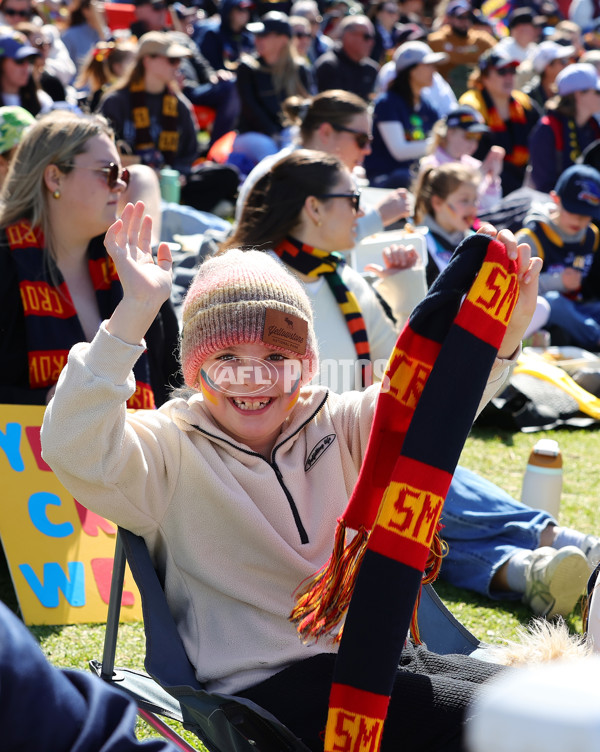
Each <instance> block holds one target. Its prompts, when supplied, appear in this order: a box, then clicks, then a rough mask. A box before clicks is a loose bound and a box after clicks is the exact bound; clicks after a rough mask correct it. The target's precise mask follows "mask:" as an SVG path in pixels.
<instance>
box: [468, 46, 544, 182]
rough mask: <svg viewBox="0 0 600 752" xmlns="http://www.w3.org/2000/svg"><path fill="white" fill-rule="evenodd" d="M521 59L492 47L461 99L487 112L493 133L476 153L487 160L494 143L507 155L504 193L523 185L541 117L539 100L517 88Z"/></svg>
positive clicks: (481, 111) (487, 136)
mask: <svg viewBox="0 0 600 752" xmlns="http://www.w3.org/2000/svg"><path fill="white" fill-rule="evenodd" d="M517 65H518V63H517V61H515V60H513V59H512V57H511V56H510V55H509V54H508V52H505V51H504V50H502V49H500V48H498V47H492V49H491V50H487V51H486V52H484V53H483V55H482V56H481V58H480V60H479V68H478V69H477V70H475V71H473V73H472V74H471V76H470V78H469V89H468V91H466V92H465V93H464V94H463V95H462V96H461V98H460V99H459V102H460V104H466V105H469V106H470V107H472V108H473V109H475V110H477V111H478V112H480V113H481V114H482V115H483V119H484V120H485V122H486V124H487V125H488V126H489V129H490V130H489V133H485V134H484V135H483V138H482V139H481V143H480V145H479V148H478V149H477V151H476V152H475V155H474V156H475V157H476V158H477V159H484V158H485V157H486V155H487V153H488V152H489V150H490V147H491V146H501V147H502V148H503V149H504V150H505V152H506V155H505V157H504V168H503V170H502V174H501V175H500V179H501V181H502V194H503V195H504V196H506V195H507V194H508V193H511V192H512V191H515V190H516V189H517V188H520V187H521V186H522V185H523V182H524V180H525V173H526V170H527V165H528V164H529V139H530V136H531V132H532V131H533V128H534V126H535V124H536V123H537V121H538V120H539V117H540V111H539V109H538V107H537V105H536V104H535V102H534V101H533V100H532V99H531V98H530V97H529V96H528V95H527V94H524V93H523V92H522V91H518V90H517V89H515V88H514V81H515V72H516V69H517Z"/></svg>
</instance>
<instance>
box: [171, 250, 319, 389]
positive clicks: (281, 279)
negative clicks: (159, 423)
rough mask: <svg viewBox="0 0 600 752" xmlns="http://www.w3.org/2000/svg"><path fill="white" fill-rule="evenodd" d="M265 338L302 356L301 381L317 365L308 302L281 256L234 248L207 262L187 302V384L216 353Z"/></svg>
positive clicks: (306, 379) (183, 357)
mask: <svg viewBox="0 0 600 752" xmlns="http://www.w3.org/2000/svg"><path fill="white" fill-rule="evenodd" d="M255 343H264V344H267V345H269V346H271V347H272V348H273V349H274V350H276V351H279V352H284V353H287V354H288V355H289V356H290V357H292V358H296V359H298V360H300V361H302V366H303V368H302V374H303V376H302V383H308V382H309V381H310V380H311V379H312V377H313V376H314V374H315V373H316V371H317V369H318V358H319V355H318V346H317V339H316V336H315V332H314V329H313V315H312V309H311V305H310V301H309V299H308V297H307V295H306V293H305V291H304V288H303V287H302V285H301V284H300V282H299V281H298V280H297V279H296V278H295V277H294V276H292V274H291V273H290V272H288V270H287V269H286V267H285V266H284V265H283V263H282V262H281V261H279V260H278V259H275V258H274V257H272V256H270V255H269V254H267V253H264V252H263V251H240V250H237V249H230V250H228V251H226V252H225V253H222V254H219V255H217V256H214V257H212V258H210V259H208V260H207V261H205V262H204V263H203V264H202V265H201V266H200V268H199V269H198V272H197V273H196V276H195V277H194V279H193V281H192V283H191V285H190V287H189V290H188V292H187V295H186V297H185V300H184V303H183V310H182V334H181V365H182V369H183V376H184V379H185V383H186V384H187V385H188V386H191V387H196V386H197V384H198V372H199V370H200V367H201V366H202V364H203V363H204V361H205V360H206V359H207V358H208V357H209V356H210V355H212V354H213V353H215V352H218V351H220V350H225V349H227V348H228V347H232V346H235V345H239V344H255Z"/></svg>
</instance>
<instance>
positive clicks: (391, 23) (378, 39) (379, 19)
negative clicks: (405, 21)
mask: <svg viewBox="0 0 600 752" xmlns="http://www.w3.org/2000/svg"><path fill="white" fill-rule="evenodd" d="M367 18H370V19H371V22H372V23H373V28H374V29H375V43H374V44H373V49H372V50H371V54H370V55H369V57H370V58H372V59H373V60H375V62H377V63H380V64H381V65H383V63H385V62H387V61H388V60H389V59H390V57H391V54H392V52H393V50H394V49H395V47H396V45H397V44H398V35H399V31H398V29H397V28H396V25H397V23H398V20H399V19H400V6H399V5H398V3H397V2H396V0H375V2H374V3H372V4H371V5H370V6H369V9H368V11H367Z"/></svg>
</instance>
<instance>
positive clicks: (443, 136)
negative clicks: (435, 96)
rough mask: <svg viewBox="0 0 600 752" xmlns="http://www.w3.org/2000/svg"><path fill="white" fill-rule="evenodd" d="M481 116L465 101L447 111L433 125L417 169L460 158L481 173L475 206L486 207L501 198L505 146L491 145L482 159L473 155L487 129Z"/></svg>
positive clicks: (485, 209)
mask: <svg viewBox="0 0 600 752" xmlns="http://www.w3.org/2000/svg"><path fill="white" fill-rule="evenodd" d="M489 130H490V129H489V127H488V126H487V125H486V124H485V121H484V119H483V116H482V115H481V114H480V113H479V112H477V110H474V109H473V108H472V107H469V106H468V105H463V106H462V107H458V108H457V109H455V110H452V111H451V112H449V113H448V114H447V115H446V116H445V117H443V118H442V119H441V120H438V121H437V123H436V124H435V125H434V126H433V131H432V136H433V138H432V144H431V147H430V149H429V152H428V154H427V155H426V156H425V157H423V158H422V159H421V160H420V162H419V172H422V171H424V170H427V169H429V168H430V167H438V166H439V165H442V164H446V163H448V162H460V163H461V164H463V165H464V166H465V167H469V168H470V169H472V170H476V171H478V172H479V173H480V174H481V179H480V181H479V185H478V188H477V196H478V199H479V204H478V210H479V211H488V209H491V207H492V206H493V205H494V204H496V203H498V201H500V199H501V198H502V183H501V181H500V173H501V172H502V163H503V159H504V149H503V148H502V147H501V146H492V147H491V148H490V151H489V152H488V155H487V156H486V158H485V159H484V160H483V162H482V161H481V160H479V159H475V157H474V156H473V154H475V152H476V151H477V147H478V146H479V142H480V141H481V137H482V135H483V134H484V133H488V132H489Z"/></svg>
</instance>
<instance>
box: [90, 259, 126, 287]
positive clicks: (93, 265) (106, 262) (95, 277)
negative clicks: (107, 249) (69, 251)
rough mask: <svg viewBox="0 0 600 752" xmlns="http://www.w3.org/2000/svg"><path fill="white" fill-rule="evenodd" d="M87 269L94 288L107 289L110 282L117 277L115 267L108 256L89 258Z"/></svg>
mask: <svg viewBox="0 0 600 752" xmlns="http://www.w3.org/2000/svg"><path fill="white" fill-rule="evenodd" d="M89 270H90V277H91V278H92V284H93V285H94V290H108V289H110V286H111V285H112V283H113V282H115V281H116V280H118V279H119V277H118V275H117V267H116V266H115V262H114V261H113V260H112V259H111V258H110V256H107V257H106V258H104V259H102V258H100V259H90V261H89Z"/></svg>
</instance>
